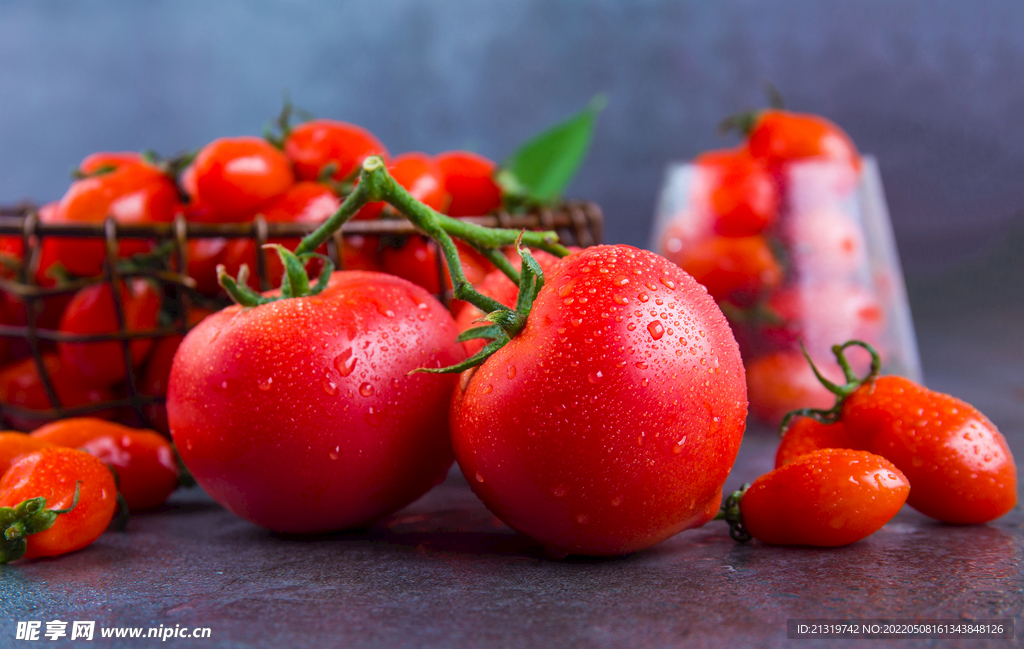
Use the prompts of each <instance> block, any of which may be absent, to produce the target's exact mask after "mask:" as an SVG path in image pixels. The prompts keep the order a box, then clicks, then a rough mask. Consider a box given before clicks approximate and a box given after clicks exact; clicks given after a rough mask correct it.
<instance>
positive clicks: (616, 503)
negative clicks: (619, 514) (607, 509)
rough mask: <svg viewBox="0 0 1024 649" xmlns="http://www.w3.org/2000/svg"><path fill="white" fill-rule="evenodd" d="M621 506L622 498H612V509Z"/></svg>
mask: <svg viewBox="0 0 1024 649" xmlns="http://www.w3.org/2000/svg"><path fill="white" fill-rule="evenodd" d="M621 504H622V496H615V497H614V498H612V507H618V506H619V505H621Z"/></svg>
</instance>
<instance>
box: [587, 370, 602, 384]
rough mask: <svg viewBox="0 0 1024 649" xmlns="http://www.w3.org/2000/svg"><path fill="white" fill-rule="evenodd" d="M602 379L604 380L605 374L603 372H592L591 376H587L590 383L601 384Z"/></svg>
mask: <svg viewBox="0 0 1024 649" xmlns="http://www.w3.org/2000/svg"><path fill="white" fill-rule="evenodd" d="M602 378H604V374H602V373H601V370H597V371H596V372H591V373H590V374H589V375H587V380H588V381H590V382H591V383H600V382H601V379H602Z"/></svg>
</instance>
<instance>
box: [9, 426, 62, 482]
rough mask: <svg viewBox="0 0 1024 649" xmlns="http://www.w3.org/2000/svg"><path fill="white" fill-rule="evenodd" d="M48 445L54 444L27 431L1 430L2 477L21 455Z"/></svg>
mask: <svg viewBox="0 0 1024 649" xmlns="http://www.w3.org/2000/svg"><path fill="white" fill-rule="evenodd" d="M48 446H52V444H50V443H49V442H47V441H45V440H41V439H36V438H35V437H32V436H31V435H26V434H25V433H16V432H13V431H0V478H2V477H3V475H4V474H5V473H7V469H9V468H11V464H13V463H14V461H15V460H17V459H18V458H19V457H21V456H22V455H26V454H28V453H32V452H33V451H38V450H39V449H41V448H47V447H48Z"/></svg>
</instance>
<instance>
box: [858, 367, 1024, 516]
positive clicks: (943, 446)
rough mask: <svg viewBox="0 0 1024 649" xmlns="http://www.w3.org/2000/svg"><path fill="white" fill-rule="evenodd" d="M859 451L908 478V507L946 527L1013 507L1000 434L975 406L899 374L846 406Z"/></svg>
mask: <svg viewBox="0 0 1024 649" xmlns="http://www.w3.org/2000/svg"><path fill="white" fill-rule="evenodd" d="M841 418H842V421H843V423H844V425H845V426H846V430H847V432H848V433H849V434H850V437H851V438H852V439H853V440H854V441H855V442H856V443H857V444H858V445H859V446H860V447H861V448H864V449H866V450H868V451H871V452H872V453H877V454H879V455H882V456H884V457H885V458H887V459H888V460H890V461H891V462H892V463H893V464H895V465H896V466H897V467H899V469H900V470H901V471H903V472H904V473H906V474H907V478H908V479H909V480H910V483H911V484H912V485H914V490H913V491H912V492H911V494H910V498H909V500H908V501H907V502H908V503H909V504H910V506H911V507H913V508H914V509H916V510H918V511H920V512H921V513H922V514H925V515H926V516H931V517H932V518H937V519H939V520H941V521H945V522H947V523H961V524H973V523H984V522H987V521H990V520H993V519H996V518H999V517H1000V516H1002V515H1003V514H1005V513H1006V512H1008V511H1010V510H1011V509H1013V507H1014V505H1016V504H1017V466H1016V465H1015V464H1014V462H1013V455H1012V454H1011V453H1010V448H1009V447H1008V446H1007V444H1006V439H1005V438H1004V437H1003V435H1002V433H1000V432H999V429H997V428H996V427H995V424H993V423H992V422H991V421H989V419H988V418H987V417H985V415H983V414H982V413H980V412H979V411H978V410H977V409H976V408H975V407H974V406H972V405H971V404H969V403H966V402H964V401H961V400H960V399H957V398H956V397H952V396H950V395H948V394H942V393H941V392H935V391H933V390H929V389H927V388H925V387H922V386H920V385H918V384H916V383H914V382H913V381H910V380H908V379H905V378H902V377H898V376H882V377H878V378H877V379H875V380H873V381H869V382H867V383H866V384H864V385H863V386H861V387H860V388H858V389H857V391H856V392H854V393H853V394H852V395H850V396H849V397H848V398H847V399H846V401H845V402H844V403H843V408H842V415H841Z"/></svg>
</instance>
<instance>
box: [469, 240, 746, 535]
mask: <svg viewBox="0 0 1024 649" xmlns="http://www.w3.org/2000/svg"><path fill="white" fill-rule="evenodd" d="M451 416H452V444H453V447H454V449H455V456H456V458H457V460H458V462H459V467H460V468H461V469H462V473H463V475H465V476H466V477H467V479H468V480H469V484H470V486H471V487H472V488H473V491H474V492H475V493H476V494H477V496H479V497H480V499H481V500H482V501H483V502H484V504H485V505H487V507H488V508H489V509H490V510H491V511H492V512H494V513H495V514H496V515H497V516H498V517H499V518H501V519H502V520H503V521H504V522H505V523H507V524H508V525H510V526H511V527H513V528H515V529H517V530H519V531H520V532H522V533H524V534H526V535H528V536H531V537H533V538H535V539H537V540H538V541H540V542H541V543H542V544H544V545H545V546H546V547H548V548H549V549H551V550H552V551H553V552H555V553H557V554H563V555H564V554H567V553H568V554H587V555H615V554H623V553H627V552H634V551H636V550H640V549H642V548H645V547H648V546H650V545H653V544H655V543H658V542H659V541H662V540H664V539H666V538H668V537H669V536H672V535H673V534H676V533H678V532H680V531H682V530H684V529H689V528H692V527H698V526H700V525H703V524H704V523H705V522H707V521H708V520H709V519H711V518H712V517H714V515H715V513H716V512H717V510H718V505H719V503H720V502H721V490H722V485H723V484H724V482H725V478H726V477H727V476H728V474H729V470H730V468H731V467H732V464H733V461H734V460H735V457H736V452H737V450H738V448H739V443H740V438H741V437H742V434H743V429H744V426H745V420H746V387H745V385H744V381H743V366H742V364H741V362H740V355H739V349H738V348H737V346H736V341H735V340H734V339H733V336H732V332H731V331H730V330H729V326H728V324H727V323H726V321H725V318H724V317H723V316H722V313H721V311H720V310H719V309H718V307H717V306H716V305H715V303H714V301H713V300H712V299H711V298H710V296H708V294H707V292H706V291H705V290H704V289H703V288H702V287H700V286H699V285H698V284H697V283H696V282H695V281H694V280H693V278H691V277H690V276H689V275H687V274H686V273H684V272H683V271H682V270H680V269H679V268H678V267H677V266H675V265H673V264H672V263H671V262H669V261H668V260H666V259H664V258H663V257H659V256H657V255H655V254H654V253H651V252H647V251H643V250H637V249H635V248H631V247H629V246H597V247H593V248H587V249H584V250H583V251H581V252H578V253H576V254H574V255H572V256H570V257H567V258H565V259H563V260H562V262H561V263H559V264H558V265H556V266H555V267H554V268H553V269H552V272H551V273H549V276H548V277H547V282H546V283H545V285H544V288H543V289H542V290H541V291H540V294H539V295H538V297H537V299H536V301H535V302H534V304H533V308H532V311H531V312H530V316H529V318H528V319H527V322H526V326H525V328H524V329H523V330H522V331H521V332H520V333H519V334H518V335H516V336H515V337H514V338H512V340H511V342H509V343H508V344H506V345H505V346H504V347H502V348H501V349H499V350H498V351H496V352H495V353H494V354H493V355H492V356H491V357H490V358H488V359H487V360H486V361H485V362H484V363H483V364H482V365H481V366H480V367H479V368H477V369H476V370H475V371H474V370H468V371H466V372H464V373H463V374H462V377H461V380H460V383H459V386H458V388H457V389H456V393H455V396H454V397H453V400H452V415H451Z"/></svg>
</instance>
